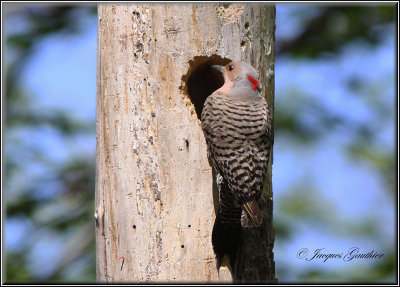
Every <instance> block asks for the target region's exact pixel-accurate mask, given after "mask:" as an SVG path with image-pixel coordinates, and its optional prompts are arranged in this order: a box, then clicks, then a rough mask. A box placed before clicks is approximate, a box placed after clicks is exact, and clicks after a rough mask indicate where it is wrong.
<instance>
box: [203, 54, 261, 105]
mask: <svg viewBox="0 0 400 287" xmlns="http://www.w3.org/2000/svg"><path fill="white" fill-rule="evenodd" d="M211 67H212V68H214V69H217V70H218V71H220V72H221V73H222V74H223V76H224V80H225V83H224V85H223V86H222V87H221V88H220V89H219V90H218V91H221V92H223V93H225V94H227V95H228V96H231V97H237V98H243V99H247V98H254V97H260V96H261V95H260V93H259V84H258V73H257V71H256V69H254V68H253V67H252V66H250V65H249V64H247V63H245V62H239V63H237V62H230V63H229V64H228V65H226V66H219V65H213V66H211Z"/></svg>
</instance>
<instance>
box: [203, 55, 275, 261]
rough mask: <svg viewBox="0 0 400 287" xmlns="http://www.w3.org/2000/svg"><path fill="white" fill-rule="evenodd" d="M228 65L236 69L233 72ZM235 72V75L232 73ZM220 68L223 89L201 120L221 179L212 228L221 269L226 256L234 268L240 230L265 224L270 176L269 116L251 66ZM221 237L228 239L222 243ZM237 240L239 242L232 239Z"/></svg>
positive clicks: (212, 98) (208, 101)
mask: <svg viewBox="0 0 400 287" xmlns="http://www.w3.org/2000/svg"><path fill="white" fill-rule="evenodd" d="M230 65H232V66H233V65H234V67H233V68H232V70H230V68H231V67H229V66H230ZM249 67H250V68H249ZM235 68H236V70H238V71H237V72H236V74H233V73H231V71H234V69H235ZM220 70H221V71H222V72H224V78H225V85H224V86H223V87H222V88H220V89H219V90H217V91H215V92H214V93H213V94H212V95H210V96H209V97H208V98H207V99H206V101H205V103H204V107H203V111H202V115H201V120H202V128H203V131H204V135H205V139H206V142H207V147H208V152H209V157H210V159H211V161H212V164H213V166H214V168H215V169H216V171H217V173H219V174H220V175H221V176H222V178H223V182H222V184H221V185H220V208H219V211H218V214H217V219H216V222H215V224H214V229H213V246H214V251H215V252H216V254H217V259H218V267H219V264H220V263H221V260H222V257H223V256H224V254H228V256H229V257H230V260H231V267H232V265H233V263H234V256H235V252H236V245H237V244H239V241H238V240H239V239H240V229H241V226H243V227H252V226H259V225H260V224H261V223H262V214H261V211H260V209H259V207H258V204H257V199H258V198H259V196H260V194H261V192H262V188H263V184H264V181H265V177H266V171H267V164H268V158H269V152H270V147H271V115H270V113H269V111H268V106H267V103H266V101H265V99H264V98H263V97H262V96H261V95H260V94H259V93H258V91H257V90H255V89H252V88H251V87H254V81H256V83H257V84H258V80H255V79H254V78H255V77H257V75H254V74H255V73H254V71H255V70H254V69H253V68H252V67H251V66H250V65H248V64H245V63H230V64H228V65H227V66H226V67H225V68H224V70H222V69H220ZM250 76H251V77H252V83H250V84H248V83H246V81H244V80H243V79H246V78H247V77H250ZM253 77H254V78H253ZM249 81H250V79H249ZM252 84H253V85H252ZM232 231H234V232H235V233H236V234H234V235H233V234H232ZM221 236H223V238H224V239H223V240H222V241H223V242H221V243H219V239H218V237H221ZM233 236H234V237H239V238H238V239H234V240H233V241H232V238H231V237H233ZM227 242H232V244H230V243H229V244H228V243H227ZM231 245H232V246H231ZM232 261H233V262H232Z"/></svg>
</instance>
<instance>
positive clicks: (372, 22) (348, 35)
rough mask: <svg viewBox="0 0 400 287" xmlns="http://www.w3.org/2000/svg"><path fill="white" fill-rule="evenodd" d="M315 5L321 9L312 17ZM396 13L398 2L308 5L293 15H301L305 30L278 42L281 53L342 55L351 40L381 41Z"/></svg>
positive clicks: (373, 43) (316, 56)
mask: <svg viewBox="0 0 400 287" xmlns="http://www.w3.org/2000/svg"><path fill="white" fill-rule="evenodd" d="M311 9H315V10H317V13H316V15H315V16H314V17H308V15H309V14H308V13H307V12H309V11H308V10H311ZM395 13H396V7H395V5H394V4H382V5H380V6H370V5H363V6H353V5H346V6H342V7H340V6H339V5H332V6H327V5H325V6H321V7H318V6H317V7H315V6H313V7H312V8H311V7H310V6H309V5H305V6H304V7H303V9H301V10H300V11H297V13H294V14H295V15H293V16H294V17H296V16H297V17H298V18H300V25H301V28H302V29H301V32H300V33H299V34H297V35H296V36H295V37H294V38H293V39H290V40H285V41H282V42H280V43H278V50H277V54H290V55H292V56H293V57H296V58H300V57H307V58H313V59H316V58H318V57H320V56H325V55H330V56H333V55H335V54H336V55H338V54H340V52H341V49H342V48H343V47H344V46H345V45H346V44H349V43H350V42H355V41H360V42H363V43H365V44H366V45H373V46H374V45H378V44H380V43H381V41H382V37H383V36H384V33H381V31H382V29H383V26H385V25H388V24H390V25H391V24H392V23H393V21H394V18H395ZM296 14H297V15H296ZM393 32H394V31H393Z"/></svg>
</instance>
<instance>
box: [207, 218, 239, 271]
mask: <svg viewBox="0 0 400 287" xmlns="http://www.w3.org/2000/svg"><path fill="white" fill-rule="evenodd" d="M241 229H242V228H241V226H240V225H239V224H236V225H230V224H223V223H222V221H221V216H220V213H219V212H218V213H217V217H216V218H215V222H214V228H213V232H212V245H213V249H214V253H215V255H216V257H217V269H218V270H219V268H220V267H221V265H225V264H226V262H225V261H226V260H225V259H224V258H225V257H226V256H227V257H228V259H229V264H230V268H231V270H234V268H235V260H236V253H237V250H238V246H239V245H240V241H241Z"/></svg>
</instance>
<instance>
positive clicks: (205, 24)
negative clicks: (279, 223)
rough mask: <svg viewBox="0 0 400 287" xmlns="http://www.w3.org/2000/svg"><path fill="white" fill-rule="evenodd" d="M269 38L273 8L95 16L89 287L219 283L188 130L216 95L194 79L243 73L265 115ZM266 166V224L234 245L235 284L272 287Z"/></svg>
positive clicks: (200, 156)
mask: <svg viewBox="0 0 400 287" xmlns="http://www.w3.org/2000/svg"><path fill="white" fill-rule="evenodd" d="M274 32H275V8H274V7H273V6H271V7H267V6H265V5H259V4H249V5H243V4H242V5H240V4H232V5H228V4H224V5H216V4H199V5H194V4H184V3H182V4H178V3H175V4H140V5H139V4H138V5H134V4H115V3H114V4H100V5H99V7H98V51H97V53H98V63H97V102H96V105H97V107H96V124H97V147H96V151H97V162H96V214H95V217H96V268H97V280H98V281H99V282H110V283H111V282H114V283H116V282H137V281H163V282H175V281H177V282H178V281H180V282H182V281H187V282H195V281H197V282H213V281H214V282H218V281H221V280H226V279H227V278H228V279H229V276H230V274H229V272H228V270H227V269H225V270H221V272H220V274H218V272H217V270H216V263H215V256H214V253H213V250H212V245H211V232H212V227H213V223H214V218H215V205H216V204H217V202H216V200H215V198H214V200H213V177H212V169H211V167H210V165H209V163H208V159H207V149H206V144H205V141H204V136H203V132H202V130H201V126H200V121H199V112H200V111H201V108H202V104H203V103H204V100H205V98H206V97H207V95H209V94H210V93H211V92H212V91H213V90H215V89H216V88H218V85H220V84H221V83H220V82H218V81H219V80H217V79H215V78H209V77H210V76H209V75H207V73H205V67H206V66H207V65H208V64H226V63H227V62H229V61H231V60H234V61H246V62H248V63H250V64H252V65H253V66H254V67H255V68H256V69H258V70H259V71H260V72H261V78H260V83H261V85H262V88H263V93H264V95H265V96H266V97H267V101H268V103H269V105H270V108H271V109H273V97H274ZM271 164H272V160H271ZM271 164H270V166H269V178H268V180H267V184H266V187H265V189H264V192H263V195H262V199H261V207H262V209H263V212H264V216H265V220H264V222H265V223H264V224H263V225H262V227H261V228H260V229H258V230H255V231H246V232H244V233H243V236H244V237H245V238H244V240H243V241H244V242H247V243H246V244H245V245H244V246H243V248H242V249H241V250H240V252H239V256H238V257H239V258H238V262H239V263H238V264H237V266H238V269H237V270H236V271H235V272H234V273H235V274H233V278H234V279H238V280H246V281H247V280H248V281H251V280H262V281H265V280H274V278H275V277H274V272H275V271H274V261H273V253H272V247H273V242H274V233H273V229H272V188H271ZM214 197H215V193H214Z"/></svg>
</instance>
